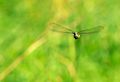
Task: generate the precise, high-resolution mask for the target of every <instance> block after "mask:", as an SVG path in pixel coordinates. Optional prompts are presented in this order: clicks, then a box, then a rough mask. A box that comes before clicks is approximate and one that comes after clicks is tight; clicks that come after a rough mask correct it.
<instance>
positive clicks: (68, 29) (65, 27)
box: [51, 23, 73, 32]
mask: <svg viewBox="0 0 120 82" xmlns="http://www.w3.org/2000/svg"><path fill="white" fill-rule="evenodd" d="M51 24H54V25H57V26H60V27H62V28H63V29H65V30H67V31H68V32H73V30H71V29H70V28H69V27H67V26H64V25H62V24H58V23H51ZM62 28H61V29H62Z"/></svg>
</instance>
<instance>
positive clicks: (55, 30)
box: [51, 29, 72, 34]
mask: <svg viewBox="0 0 120 82" xmlns="http://www.w3.org/2000/svg"><path fill="white" fill-rule="evenodd" d="M51 30H52V31H54V32H60V33H68V34H71V33H72V32H69V31H62V30H57V29H51Z"/></svg>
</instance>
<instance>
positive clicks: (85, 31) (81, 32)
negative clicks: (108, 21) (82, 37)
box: [79, 26, 104, 34]
mask: <svg viewBox="0 0 120 82" xmlns="http://www.w3.org/2000/svg"><path fill="white" fill-rule="evenodd" d="M103 28H104V27H103V26H97V27H93V28H90V29H85V30H81V31H80V32H79V33H80V34H91V33H97V32H100V31H101V30H102V29H103Z"/></svg>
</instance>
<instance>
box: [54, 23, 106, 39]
mask: <svg viewBox="0 0 120 82" xmlns="http://www.w3.org/2000/svg"><path fill="white" fill-rule="evenodd" d="M52 24H54V25H57V26H60V27H62V28H64V29H66V30H67V31H61V30H56V29H52V31H55V32H61V33H69V34H72V35H73V37H74V39H79V38H80V36H81V35H85V34H93V33H98V32H100V31H101V30H102V29H103V28H104V27H103V26H96V27H93V28H89V29H84V30H80V31H79V32H76V31H73V30H72V29H70V28H69V27H67V26H64V25H62V24H59V23H52Z"/></svg>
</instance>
